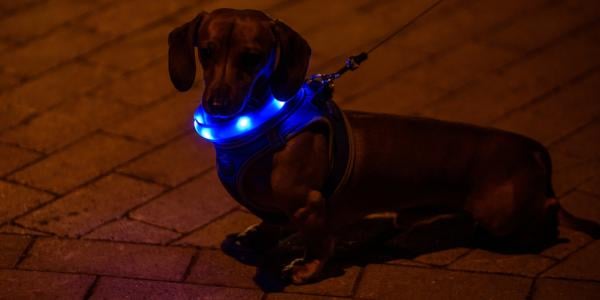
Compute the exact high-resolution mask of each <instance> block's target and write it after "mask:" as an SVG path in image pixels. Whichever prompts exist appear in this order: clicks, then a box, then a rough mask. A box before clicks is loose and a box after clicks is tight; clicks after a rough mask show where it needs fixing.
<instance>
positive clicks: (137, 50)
mask: <svg viewBox="0 0 600 300" xmlns="http://www.w3.org/2000/svg"><path fill="white" fill-rule="evenodd" d="M178 25H179V24H177V26H178ZM175 27H176V26H175V25H174V24H171V23H161V24H158V25H157V26H154V27H152V28H149V29H146V30H144V31H142V32H140V33H136V34H133V35H130V36H128V37H127V38H126V39H123V40H121V41H119V42H117V43H114V44H112V45H110V46H108V47H104V48H102V49H101V50H99V51H98V52H95V53H93V54H91V55H89V56H87V57H86V59H87V60H89V61H91V62H93V63H95V64H98V65H105V66H110V67H111V68H114V69H117V70H121V71H133V70H137V69H139V68H141V67H143V66H145V65H147V64H148V63H150V62H152V61H154V60H156V59H158V58H160V57H165V56H166V55H167V43H166V41H167V37H168V36H169V32H171V30H173V28H175ZM163 60H164V61H166V58H164V59H163ZM167 70H168V69H166V67H165V68H164V69H162V71H163V73H167ZM167 77H168V76H167ZM138 84H143V82H138Z"/></svg>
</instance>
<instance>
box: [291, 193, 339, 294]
mask: <svg viewBox="0 0 600 300" xmlns="http://www.w3.org/2000/svg"><path fill="white" fill-rule="evenodd" d="M292 221H293V222H294V224H295V225H296V226H297V227H298V229H299V233H300V234H301V235H302V237H303V239H304V240H305V241H306V252H305V254H304V257H303V258H299V259H296V260H294V261H292V262H291V263H290V264H289V265H288V266H287V267H285V268H284V270H283V273H284V275H285V276H287V277H289V278H290V279H291V281H292V282H293V283H295V284H303V283H307V282H310V281H313V280H315V279H317V278H318V277H319V275H320V273H321V271H322V270H323V267H324V266H325V263H326V262H327V261H328V260H329V258H330V257H331V255H332V254H333V251H334V247H335V243H334V239H333V235H332V233H331V231H330V230H329V226H327V224H328V219H327V205H326V203H325V199H324V198H323V195H322V194H321V193H320V192H319V191H315V190H312V191H310V192H309V193H308V195H307V199H306V205H305V206H304V207H301V208H300V209H298V210H297V211H296V212H295V213H294V215H293V219H292Z"/></svg>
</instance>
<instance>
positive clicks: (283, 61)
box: [169, 9, 598, 284]
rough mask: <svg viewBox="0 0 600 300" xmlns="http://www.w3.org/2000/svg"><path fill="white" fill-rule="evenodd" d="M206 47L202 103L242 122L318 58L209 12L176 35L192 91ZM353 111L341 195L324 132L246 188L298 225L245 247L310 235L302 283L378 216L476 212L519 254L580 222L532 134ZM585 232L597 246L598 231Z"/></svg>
mask: <svg viewBox="0 0 600 300" xmlns="http://www.w3.org/2000/svg"><path fill="white" fill-rule="evenodd" d="M196 49H197V53H198V54H197V56H198V59H199V61H200V65H201V66H202V72H203V78H204V91H203V95H202V101H201V106H202V108H203V109H204V111H206V112H207V113H208V114H210V115H212V116H214V117H216V118H222V119H227V118H232V117H234V116H236V115H238V114H240V113H241V112H243V111H244V110H245V109H247V107H248V106H249V105H250V104H249V103H248V102H249V101H253V100H252V99H259V100H260V99H264V98H265V97H266V95H269V94H271V95H273V96H274V97H275V98H277V99H281V100H283V101H285V100H287V99H290V98H292V97H294V95H295V94H296V93H297V92H298V90H299V89H300V88H301V87H302V86H303V84H304V83H305V76H306V72H307V68H308V63H309V59H310V54H311V49H310V47H309V45H308V43H307V42H306V41H305V40H304V39H303V38H302V37H301V36H300V35H299V34H298V33H296V32H295V31H294V30H292V29H291V28H290V27H288V26H287V25H286V24H284V23H283V22H281V21H278V20H274V19H272V18H270V17H269V16H267V15H266V14H264V13H262V12H260V11H255V10H234V9H219V10H215V11H213V12H211V13H206V12H202V13H200V14H199V15H198V16H197V17H195V18H194V19H193V20H191V21H190V22H188V23H185V24H183V25H182V26H180V27H178V28H176V29H174V30H173V31H172V32H171V33H170V35H169V74H170V77H171V80H172V82H173V84H174V86H175V87H176V88H177V89H178V90H180V91H186V90H188V89H190V88H191V87H192V85H193V83H194V77H195V74H196ZM254 102H256V101H254ZM259 103H260V101H259ZM253 105H256V103H254V104H253ZM343 114H344V115H345V117H344V119H345V120H346V121H347V123H348V127H349V130H348V134H349V135H350V137H349V139H350V141H351V143H352V148H353V151H352V153H351V155H352V162H353V163H352V165H351V166H350V168H349V171H348V174H347V176H346V179H345V180H344V182H343V184H342V185H341V186H340V187H339V189H338V190H337V191H336V192H335V193H334V194H332V195H331V196H328V195H325V194H324V192H323V187H324V185H325V182H326V180H327V178H328V176H329V172H330V161H331V159H332V157H331V153H332V151H331V147H332V144H331V142H330V138H331V135H332V134H333V133H332V132H331V130H330V128H328V127H327V126H320V125H319V124H313V125H311V126H308V127H307V128H305V129H304V130H302V131H301V132H300V133H298V134H296V135H295V136H294V137H293V138H291V139H289V140H288V141H286V143H285V144H284V145H283V146H282V147H280V149H278V150H277V151H274V152H273V153H267V154H265V155H263V156H261V157H260V158H259V159H256V160H254V161H252V163H251V164H250V165H249V166H248V168H247V170H246V171H245V173H244V175H243V178H242V180H241V185H240V186H241V188H240V189H241V190H242V191H241V192H242V193H243V194H245V195H246V196H247V198H248V200H249V201H250V202H251V203H252V205H253V206H255V207H260V208H261V209H262V210H265V211H269V212H278V213H281V214H283V215H285V216H286V220H287V223H286V224H284V225H281V224H273V223H272V222H270V221H269V220H267V219H263V222H262V223H260V224H257V225H254V226H252V227H250V228H249V229H247V230H246V231H245V232H243V233H241V234H239V236H238V241H239V242H240V243H242V244H244V245H246V246H248V247H255V248H267V247H268V246H271V245H274V244H275V243H276V241H277V239H279V238H281V237H282V234H283V233H282V232H289V231H294V232H298V233H299V234H301V235H302V236H303V237H304V239H305V241H306V251H305V256H304V257H303V258H300V259H296V260H294V261H293V262H291V263H290V264H289V265H288V266H287V267H286V268H285V269H284V274H287V275H288V276H289V278H290V279H291V280H292V281H293V283H296V284H302V283H306V282H309V281H313V280H315V279H318V278H319V274H320V273H321V271H322V269H323V267H324V265H325V264H326V262H327V261H328V259H330V258H331V257H332V255H333V251H334V245H335V243H334V241H335V236H336V233H339V232H340V230H341V229H343V228H344V227H346V226H348V225H350V224H352V223H356V222H357V221H358V220H360V219H362V218H364V217H365V216H367V215H369V214H373V213H378V212H395V213H398V220H397V221H398V222H402V221H403V219H402V217H401V216H402V214H403V213H404V212H410V211H411V210H414V209H417V210H419V211H420V212H421V213H422V212H430V213H428V214H425V216H424V217H423V220H427V219H428V218H430V217H434V216H439V215H440V214H444V215H456V216H462V215H466V216H468V218H469V219H470V220H472V224H473V226H474V228H475V227H476V228H477V230H478V232H479V231H480V232H483V233H485V235H486V236H487V237H489V238H490V240H495V241H499V242H501V243H504V244H506V245H511V246H514V247H516V248H529V247H533V248H536V247H540V246H544V245H548V243H551V242H552V241H554V240H555V239H556V238H557V232H558V229H557V227H558V222H559V216H565V215H566V216H570V215H568V214H567V213H566V212H564V210H562V209H561V207H560V205H559V203H558V201H557V200H556V197H555V195H554V192H553V190H552V183H551V172H552V166H551V159H550V156H549V154H548V151H547V150H546V149H545V147H544V146H542V145H541V144H540V143H538V142H536V141H534V140H532V139H530V138H527V137H524V136H521V135H518V134H514V133H510V132H505V131H501V130H497V129H491V128H482V127H477V126H473V125H467V124H459V123H451V122H444V121H438V120H433V119H426V118H415V117H402V116H393V115H386V114H375V113H363V112H354V111H344V113H343ZM218 167H219V168H221V167H222V166H220V165H218ZM236 200H238V201H239V199H236ZM569 218H570V219H571V222H570V223H571V224H573V223H578V224H581V223H582V222H576V221H573V220H579V219H576V218H574V217H573V216H570V217H569ZM561 221H562V218H561ZM580 221H584V220H580ZM418 223H419V222H416V224H418ZM583 223H585V222H583ZM585 225H589V226H587V227H586V228H588V231H589V232H592V233H593V235H594V237H595V238H596V237H597V236H598V235H597V234H598V226H597V224H595V223H592V222H589V221H588V222H587V223H585ZM573 226H575V225H573ZM582 226H583V225H582ZM282 228H284V229H282ZM590 228H591V229H590Z"/></svg>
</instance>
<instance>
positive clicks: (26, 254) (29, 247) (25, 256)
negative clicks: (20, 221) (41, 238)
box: [13, 236, 38, 269]
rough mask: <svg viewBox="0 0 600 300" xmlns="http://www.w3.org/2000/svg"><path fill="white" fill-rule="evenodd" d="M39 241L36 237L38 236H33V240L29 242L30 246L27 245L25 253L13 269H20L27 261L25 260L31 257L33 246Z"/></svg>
mask: <svg viewBox="0 0 600 300" xmlns="http://www.w3.org/2000/svg"><path fill="white" fill-rule="evenodd" d="M37 239H38V237H36V236H33V237H32V238H31V240H30V241H29V244H27V247H25V249H24V250H23V252H22V253H21V255H20V256H19V259H18V260H17V262H16V263H15V264H14V265H13V267H14V268H15V269H16V268H18V267H19V265H20V264H21V263H22V262H23V261H24V260H25V258H27V257H28V256H29V251H31V248H33V244H35V242H36V241H37Z"/></svg>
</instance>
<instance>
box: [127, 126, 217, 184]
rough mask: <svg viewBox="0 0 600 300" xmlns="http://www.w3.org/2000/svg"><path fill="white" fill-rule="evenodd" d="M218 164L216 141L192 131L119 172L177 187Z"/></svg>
mask: <svg viewBox="0 0 600 300" xmlns="http://www.w3.org/2000/svg"><path fill="white" fill-rule="evenodd" d="M214 164H215V153H214V150H213V146H212V144H210V143H208V142H206V141H205V140H204V139H202V138H200V137H199V136H198V135H197V134H196V133H195V132H192V133H189V134H187V135H185V136H183V137H181V138H179V139H177V140H175V141H173V142H171V143H169V144H167V145H166V146H165V147H163V148H160V149H158V150H155V151H152V152H151V153H149V154H147V155H145V156H143V157H141V158H139V159H137V160H135V161H133V162H131V163H129V164H127V165H125V166H124V167H123V168H121V169H119V171H120V172H123V173H126V174H133V175H135V176H137V177H141V178H145V179H148V180H152V181H155V182H159V183H163V184H167V185H170V186H175V185H178V184H180V183H181V182H183V181H185V180H187V179H189V178H191V177H193V176H195V175H198V174H200V173H202V172H204V171H206V170H208V169H209V168H211V167H212V166H214Z"/></svg>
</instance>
